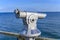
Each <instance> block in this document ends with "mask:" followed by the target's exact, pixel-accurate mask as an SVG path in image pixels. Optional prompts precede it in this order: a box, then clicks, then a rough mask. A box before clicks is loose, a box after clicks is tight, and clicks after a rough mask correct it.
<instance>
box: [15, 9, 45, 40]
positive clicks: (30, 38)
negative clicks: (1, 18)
mask: <svg viewBox="0 0 60 40" xmlns="http://www.w3.org/2000/svg"><path fill="white" fill-rule="evenodd" d="M14 12H15V15H16V17H17V18H22V19H23V24H24V25H25V26H26V27H25V29H24V30H23V31H22V32H21V35H22V36H25V37H26V40H35V37H38V36H39V35H41V32H40V31H39V30H38V29H37V24H36V23H37V20H38V19H42V18H45V17H46V14H42V13H34V12H22V11H19V10H18V9H16V10H15V11H14Z"/></svg>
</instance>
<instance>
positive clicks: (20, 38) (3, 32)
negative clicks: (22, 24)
mask: <svg viewBox="0 0 60 40" xmlns="http://www.w3.org/2000/svg"><path fill="white" fill-rule="evenodd" d="M0 34H3V35H8V36H14V37H17V40H25V37H24V36H21V35H20V34H19V33H13V32H6V31H0ZM35 40H55V39H51V38H43V37H36V38H35Z"/></svg>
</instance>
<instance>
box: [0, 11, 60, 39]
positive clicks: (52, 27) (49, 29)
mask: <svg viewBox="0 0 60 40" xmlns="http://www.w3.org/2000/svg"><path fill="white" fill-rule="evenodd" d="M43 13H45V14H47V17H46V18H44V19H39V20H38V22H37V28H38V29H39V30H40V31H41V35H40V37H46V38H55V39H60V12H43ZM23 28H24V26H23V22H22V19H17V18H16V17H15V14H14V13H13V12H2V13H0V31H8V32H15V33H20V32H21V31H22V29H23ZM0 40H17V38H16V37H12V36H6V35H3V34H0Z"/></svg>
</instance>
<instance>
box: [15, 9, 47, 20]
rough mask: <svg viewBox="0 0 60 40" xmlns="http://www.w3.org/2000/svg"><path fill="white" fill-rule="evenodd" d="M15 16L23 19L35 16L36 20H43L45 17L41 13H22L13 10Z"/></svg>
mask: <svg viewBox="0 0 60 40" xmlns="http://www.w3.org/2000/svg"><path fill="white" fill-rule="evenodd" d="M15 13H16V16H18V17H19V18H25V17H26V16H28V15H31V14H33V15H36V16H37V17H38V18H40V19H41V18H45V17H46V16H47V15H46V14H43V13H35V12H24V11H19V10H15Z"/></svg>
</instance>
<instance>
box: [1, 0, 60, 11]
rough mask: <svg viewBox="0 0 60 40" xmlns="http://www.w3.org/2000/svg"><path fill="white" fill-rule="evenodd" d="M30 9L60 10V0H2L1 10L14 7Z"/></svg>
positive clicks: (10, 9) (11, 9)
mask: <svg viewBox="0 0 60 40" xmlns="http://www.w3.org/2000/svg"><path fill="white" fill-rule="evenodd" d="M16 8H18V9H20V10H28V11H43V12H47V11H55V12H56V11H60V0H0V12H9V11H14V9H16Z"/></svg>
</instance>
